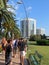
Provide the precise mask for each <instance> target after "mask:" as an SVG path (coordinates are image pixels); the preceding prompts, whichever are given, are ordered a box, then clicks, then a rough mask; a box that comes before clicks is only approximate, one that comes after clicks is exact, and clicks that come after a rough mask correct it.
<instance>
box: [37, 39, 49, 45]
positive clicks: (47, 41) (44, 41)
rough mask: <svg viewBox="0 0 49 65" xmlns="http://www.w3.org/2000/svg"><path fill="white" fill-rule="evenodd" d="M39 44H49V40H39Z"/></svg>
mask: <svg viewBox="0 0 49 65" xmlns="http://www.w3.org/2000/svg"><path fill="white" fill-rule="evenodd" d="M37 45H49V40H37Z"/></svg>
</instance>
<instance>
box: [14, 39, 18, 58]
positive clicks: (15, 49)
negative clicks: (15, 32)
mask: <svg viewBox="0 0 49 65" xmlns="http://www.w3.org/2000/svg"><path fill="white" fill-rule="evenodd" d="M17 45H18V40H17V39H15V40H13V57H16V52H17Z"/></svg>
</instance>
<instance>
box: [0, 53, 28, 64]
mask: <svg viewBox="0 0 49 65" xmlns="http://www.w3.org/2000/svg"><path fill="white" fill-rule="evenodd" d="M12 62H13V64H12V65H20V64H19V63H20V55H19V53H17V54H16V58H12ZM4 63H5V57H4V55H1V54H0V65H5V64H4ZM24 65H28V64H27V61H26V60H25V61H24Z"/></svg>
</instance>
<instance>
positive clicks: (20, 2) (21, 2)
mask: <svg viewBox="0 0 49 65" xmlns="http://www.w3.org/2000/svg"><path fill="white" fill-rule="evenodd" d="M17 4H23V7H24V11H25V14H26V21H27V22H28V15H27V11H26V7H25V4H24V2H23V0H20V1H19V2H17ZM27 32H28V29H27ZM27 37H28V34H27Z"/></svg>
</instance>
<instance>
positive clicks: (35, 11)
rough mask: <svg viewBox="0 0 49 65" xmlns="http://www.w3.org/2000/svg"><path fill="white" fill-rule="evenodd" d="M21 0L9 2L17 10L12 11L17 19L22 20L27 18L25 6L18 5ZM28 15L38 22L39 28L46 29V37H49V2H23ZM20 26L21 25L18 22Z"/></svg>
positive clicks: (10, 0) (37, 0)
mask: <svg viewBox="0 0 49 65" xmlns="http://www.w3.org/2000/svg"><path fill="white" fill-rule="evenodd" d="M17 1H20V0H9V2H8V4H11V5H12V6H13V7H14V8H15V9H16V10H15V11H14V10H12V9H11V11H12V12H14V13H15V14H16V19H18V20H21V19H22V18H25V17H26V14H25V9H24V6H23V4H21V5H20V4H17V3H16V2H17ZM23 2H24V4H25V8H26V11H27V15H28V17H29V18H34V19H36V21H37V28H45V33H46V35H49V0H23ZM18 24H20V23H19V22H18Z"/></svg>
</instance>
